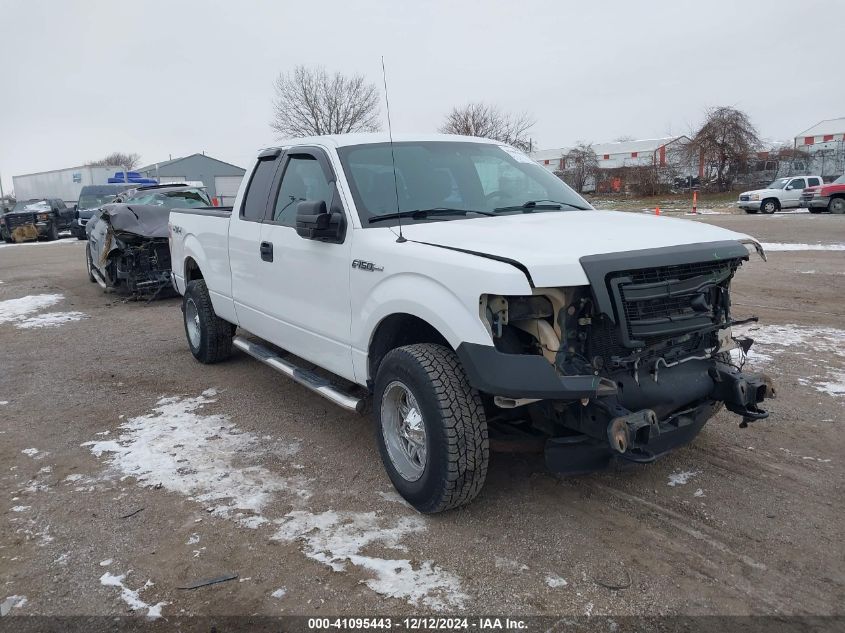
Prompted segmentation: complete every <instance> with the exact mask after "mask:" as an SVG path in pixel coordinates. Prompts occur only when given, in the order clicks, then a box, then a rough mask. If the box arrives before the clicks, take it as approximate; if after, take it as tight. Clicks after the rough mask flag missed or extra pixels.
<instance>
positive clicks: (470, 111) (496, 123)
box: [440, 102, 535, 152]
mask: <svg viewBox="0 0 845 633" xmlns="http://www.w3.org/2000/svg"><path fill="white" fill-rule="evenodd" d="M534 123H535V121H534V119H533V118H531V117H530V116H529V115H528V114H526V113H524V112H523V113H521V114H509V113H506V112H502V111H501V110H499V109H498V108H497V107H496V106H492V105H487V104H485V103H480V102H479V103H470V104H468V105H466V106H464V107H462V108H453V109H452V111H451V112H450V113H449V114H447V115H446V120H445V121H444V122H443V125H442V126H441V127H440V131H441V132H443V133H444V134H462V135H464V136H481V137H483V138H492V139H495V140H497V141H501V142H503V143H507V144H509V145H513V146H514V147H516V148H519V149H521V150H522V151H524V152H528V151H531V139H529V138H528V130H530V129H531V128H532V127H533V126H534Z"/></svg>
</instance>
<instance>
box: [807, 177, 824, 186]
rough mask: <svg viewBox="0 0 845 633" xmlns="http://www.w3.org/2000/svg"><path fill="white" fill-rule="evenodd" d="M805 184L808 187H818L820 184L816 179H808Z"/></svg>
mask: <svg viewBox="0 0 845 633" xmlns="http://www.w3.org/2000/svg"><path fill="white" fill-rule="evenodd" d="M807 183H808V184H807V186H808V187H818V186H819V185H820V184H822V183H820V182H819V179H818V178H808V179H807Z"/></svg>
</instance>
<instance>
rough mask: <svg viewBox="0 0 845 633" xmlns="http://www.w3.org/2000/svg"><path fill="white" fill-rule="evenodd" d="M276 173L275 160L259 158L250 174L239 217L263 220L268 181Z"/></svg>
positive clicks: (271, 180)
mask: <svg viewBox="0 0 845 633" xmlns="http://www.w3.org/2000/svg"><path fill="white" fill-rule="evenodd" d="M275 173H276V161H275V160H261V161H258V165H257V166H256V168H255V172H254V173H253V174H252V179H251V180H250V181H249V188H248V189H247V192H246V198H245V199H244V204H243V207H242V209H241V217H242V218H243V219H244V220H249V221H251V222H261V221H262V220H264V213H265V211H266V210H267V200H268V198H269V197H270V183H272V182H273V176H274V175H275Z"/></svg>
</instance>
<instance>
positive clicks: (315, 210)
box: [296, 200, 343, 242]
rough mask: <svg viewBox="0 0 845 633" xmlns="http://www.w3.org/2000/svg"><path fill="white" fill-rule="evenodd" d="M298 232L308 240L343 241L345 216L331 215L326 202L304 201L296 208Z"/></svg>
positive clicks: (335, 213) (337, 213)
mask: <svg viewBox="0 0 845 633" xmlns="http://www.w3.org/2000/svg"><path fill="white" fill-rule="evenodd" d="M296 232H297V234H298V235H299V236H300V237H303V238H305V239H307V240H319V241H321V242H341V241H343V214H342V213H339V212H337V211H335V212H334V213H329V211H328V210H327V208H326V201H325V200H304V201H302V202H300V203H299V204H298V205H297V206H296Z"/></svg>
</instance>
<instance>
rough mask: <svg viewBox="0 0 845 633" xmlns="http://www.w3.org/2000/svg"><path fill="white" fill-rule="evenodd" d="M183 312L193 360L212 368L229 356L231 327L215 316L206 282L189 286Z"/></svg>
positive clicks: (198, 282) (232, 333) (232, 330)
mask: <svg viewBox="0 0 845 633" xmlns="http://www.w3.org/2000/svg"><path fill="white" fill-rule="evenodd" d="M182 312H183V314H184V320H185V335H186V336H187V337H188V345H189V347H190V348H191V353H192V354H193V355H194V358H196V359H197V360H198V361H200V362H201V363H206V364H211V363H219V362H220V361H222V360H226V359H227V358H229V356H231V355H232V336H233V335H234V326H232V324H231V323H229V322H228V321H225V320H223V319H221V318H220V317H219V316H217V314H215V312H214V306H212V305H211V297H210V296H209V294H208V288H207V287H206V285H205V280H203V279H195V280H194V281H191V282H189V283H188V287H187V288H186V289H185V296H184V297H183V298H182Z"/></svg>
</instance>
